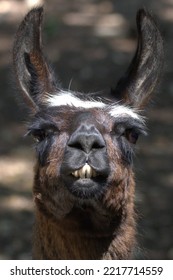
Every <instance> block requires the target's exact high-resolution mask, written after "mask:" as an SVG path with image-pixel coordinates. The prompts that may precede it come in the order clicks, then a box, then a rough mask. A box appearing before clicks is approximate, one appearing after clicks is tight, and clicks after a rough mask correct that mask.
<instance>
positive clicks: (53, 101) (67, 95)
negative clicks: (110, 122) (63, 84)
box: [46, 91, 144, 122]
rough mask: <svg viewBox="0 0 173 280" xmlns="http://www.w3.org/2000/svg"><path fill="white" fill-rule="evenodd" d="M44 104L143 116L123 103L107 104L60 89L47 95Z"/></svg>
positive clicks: (137, 116)
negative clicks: (81, 97) (99, 109)
mask: <svg viewBox="0 0 173 280" xmlns="http://www.w3.org/2000/svg"><path fill="white" fill-rule="evenodd" d="M46 104H47V105H48V106H50V107H57V106H58V107H60V106H70V107H75V108H84V109H92V108H102V109H105V110H106V112H107V113H108V114H109V115H110V116H111V117H113V118H119V117H124V116H129V117H131V118H133V119H136V120H139V121H141V122H144V120H143V117H142V116H140V115H139V114H138V113H137V112H135V110H133V109H132V108H128V107H127V106H125V105H119V104H114V105H107V104H105V103H104V102H102V101H97V100H94V99H90V100H82V99H80V98H79V97H77V96H75V95H74V94H73V93H72V92H68V91H61V92H60V93H58V94H54V95H53V94H52V95H49V94H48V95H47V99H46Z"/></svg>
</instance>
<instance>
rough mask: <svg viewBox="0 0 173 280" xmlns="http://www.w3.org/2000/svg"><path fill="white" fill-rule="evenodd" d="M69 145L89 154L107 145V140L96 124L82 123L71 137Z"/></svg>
mask: <svg viewBox="0 0 173 280" xmlns="http://www.w3.org/2000/svg"><path fill="white" fill-rule="evenodd" d="M68 146H69V147H72V148H75V149H78V150H82V151H84V152H85V153H87V154H89V153H90V152H91V151H92V150H94V149H96V150H98V149H102V148H104V147H105V141H104V139H103V137H102V135H101V133H100V132H99V131H98V129H97V128H96V127H95V126H94V125H86V124H85V125H81V126H80V127H79V128H78V129H77V130H76V131H75V132H73V134H72V135H71V137H70V140H69V142H68Z"/></svg>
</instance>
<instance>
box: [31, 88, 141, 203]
mask: <svg viewBox="0 0 173 280" xmlns="http://www.w3.org/2000/svg"><path fill="white" fill-rule="evenodd" d="M68 96H69V98H68ZM66 100H67V101H66ZM141 133H144V120H143V118H142V117H141V116H140V115H138V114H137V113H136V112H135V111H134V110H133V109H130V108H128V107H126V106H123V105H119V104H112V102H108V100H107V102H105V100H104V99H101V98H100V101H97V98H96V100H94V99H93V98H92V99H91V98H90V97H89V95H82V94H77V93H69V92H62V93H57V95H53V96H48V97H47V100H45V104H44V106H43V109H42V110H40V112H39V113H38V114H36V115H35V117H34V120H33V123H32V124H31V126H30V127H29V134H32V135H33V136H34V137H35V138H36V139H37V142H38V143H37V145H36V150H37V156H38V161H39V168H40V169H43V170H44V173H45V175H44V177H47V176H48V177H49V178H51V180H52V182H54V183H52V184H54V185H55V188H56V185H57V184H58V182H60V181H61V182H62V184H63V185H64V186H65V187H66V188H67V189H68V190H69V191H70V192H71V193H72V194H73V195H74V196H75V197H78V198H82V199H88V198H93V197H94V198H98V197H99V196H100V195H101V194H103V193H104V191H105V190H106V188H107V187H108V185H109V184H110V183H111V180H112V179H111V178H112V177H114V180H115V181H116V184H117V182H119V181H120V180H121V178H120V176H121V174H122V176H123V172H120V174H119V169H120V168H119V167H118V166H119V165H120V166H121V168H122V170H123V169H125V168H127V169H131V163H132V154H133V151H134V145H135V143H136V141H137V138H138V136H139V134H141ZM62 142H63V143H62ZM59 151H61V156H60V155H59ZM112 154H114V157H113V159H112V162H111V164H110V160H109V159H110V158H111V155H112ZM50 171H51V173H49V172H50ZM116 178H117V179H116ZM49 181H50V180H49Z"/></svg>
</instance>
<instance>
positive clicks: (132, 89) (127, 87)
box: [112, 10, 163, 109]
mask: <svg viewBox="0 0 173 280" xmlns="http://www.w3.org/2000/svg"><path fill="white" fill-rule="evenodd" d="M136 22H137V29H138V45H137V50H136V53H135V56H134V58H133V59H132V62H131V64H130V66H129V68H128V70H127V72H126V74H125V75H124V77H122V78H121V79H120V80H119V82H118V84H117V86H116V88H115V89H114V90H112V93H113V94H114V97H115V98H117V99H118V100H120V101H122V102H123V103H125V104H127V105H130V106H132V107H135V108H138V109H143V108H144V107H145V106H146V105H147V103H148V102H149V100H150V99H151V95H152V92H153V90H154V88H155V87H156V85H157V83H158V82H159V78H160V74H161V71H162V67H163V42H162V38H161V35H160V32H159V30H158V28H157V26H156V23H155V22H154V20H153V18H152V16H151V15H150V14H149V13H148V12H146V11H145V10H139V11H138V13H137V17H136Z"/></svg>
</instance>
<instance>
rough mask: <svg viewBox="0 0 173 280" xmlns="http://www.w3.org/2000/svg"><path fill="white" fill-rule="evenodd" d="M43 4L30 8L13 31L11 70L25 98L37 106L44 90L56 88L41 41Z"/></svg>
mask: <svg viewBox="0 0 173 280" xmlns="http://www.w3.org/2000/svg"><path fill="white" fill-rule="evenodd" d="M42 18H43V8H42V7H40V8H35V9H33V10H31V11H30V12H29V13H28V14H27V15H26V17H25V18H24V20H23V21H22V23H21V24H20V26H19V29H18V31H17V33H16V37H15V41H14V48H13V63H14V70H15V74H16V76H17V80H18V82H19V85H20V88H21V90H22V93H23V96H24V100H25V102H26V103H27V105H29V106H30V107H31V108H32V109H34V110H36V109H37V107H38V104H39V100H41V99H42V98H43V96H44V94H46V93H49V92H52V91H53V90H55V88H56V83H55V80H54V77H53V73H52V71H51V69H50V67H49V66H48V64H47V62H46V60H45V58H44V56H43V53H42V44H41V24H42Z"/></svg>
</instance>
